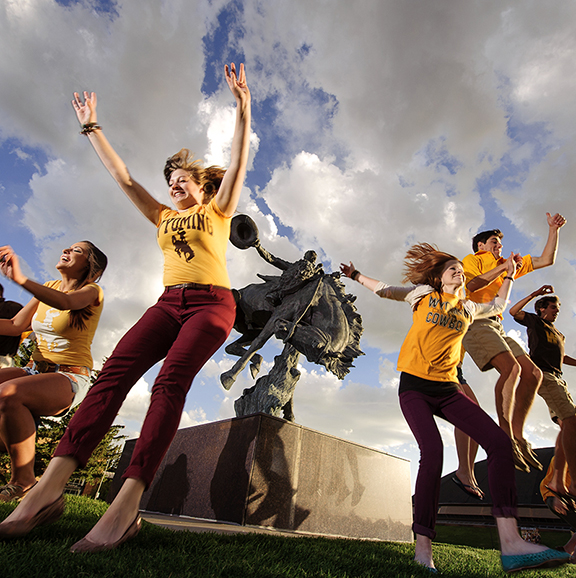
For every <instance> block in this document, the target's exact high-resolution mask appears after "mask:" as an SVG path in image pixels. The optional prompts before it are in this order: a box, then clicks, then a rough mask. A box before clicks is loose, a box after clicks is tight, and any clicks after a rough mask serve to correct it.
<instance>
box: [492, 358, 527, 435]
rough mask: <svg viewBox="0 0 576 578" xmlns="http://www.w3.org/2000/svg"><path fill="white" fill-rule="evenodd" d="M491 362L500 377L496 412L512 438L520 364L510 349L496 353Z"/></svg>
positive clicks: (497, 387)
mask: <svg viewBox="0 0 576 578" xmlns="http://www.w3.org/2000/svg"><path fill="white" fill-rule="evenodd" d="M490 363H491V364H492V365H493V366H494V367H495V368H496V370H497V371H498V373H499V374H500V377H498V380H497V381H496V388H495V394H496V414H497V415H498V423H499V424H500V427H501V428H502V429H503V430H504V431H505V432H506V433H507V434H508V436H509V437H510V438H512V426H511V424H512V413H513V409H514V405H515V403H514V397H515V392H516V384H517V383H518V379H519V377H520V369H521V368H520V364H519V363H518V362H517V361H516V358H515V357H514V356H513V355H512V353H510V351H503V352H502V353H499V354H498V355H495V356H494V357H493V358H492V359H491V360H490Z"/></svg>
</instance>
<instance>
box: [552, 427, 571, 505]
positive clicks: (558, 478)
mask: <svg viewBox="0 0 576 578" xmlns="http://www.w3.org/2000/svg"><path fill="white" fill-rule="evenodd" d="M559 423H560V433H559V434H558V437H557V438H556V447H555V449H554V473H553V474H552V477H551V478H550V482H549V484H548V487H549V488H551V489H553V490H554V491H555V492H559V493H561V494H565V493H566V492H567V491H568V487H567V486H566V472H567V470H568V467H567V463H566V457H565V456H564V445H563V444H562V430H563V422H561V421H559ZM557 502H558V503H560V504H561V502H560V500H557Z"/></svg>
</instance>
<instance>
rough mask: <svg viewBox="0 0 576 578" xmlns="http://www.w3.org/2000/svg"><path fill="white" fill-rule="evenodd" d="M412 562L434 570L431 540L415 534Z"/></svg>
mask: <svg viewBox="0 0 576 578" xmlns="http://www.w3.org/2000/svg"><path fill="white" fill-rule="evenodd" d="M414 561H415V562H418V564H422V566H426V567H427V568H435V566H434V561H433V560H432V540H431V539H430V538H428V536H424V535H423V534H416V548H415V551H414Z"/></svg>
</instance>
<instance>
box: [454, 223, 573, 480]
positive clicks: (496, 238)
mask: <svg viewBox="0 0 576 578" xmlns="http://www.w3.org/2000/svg"><path fill="white" fill-rule="evenodd" d="M546 217H547V221H548V228H549V231H548V240H547V241H546V245H545V247H544V250H543V251H542V255H541V256H540V257H532V256H531V255H525V256H524V257H522V256H520V254H516V255H515V260H516V263H517V271H516V275H515V277H516V278H518V277H521V276H522V275H526V274H527V273H530V272H532V271H534V270H535V269H541V268H542V267H549V266H550V265H553V264H554V261H555V259H556V251H557V249H558V238H559V231H560V228H561V227H563V226H564V224H565V223H566V219H565V218H564V217H563V216H562V215H560V214H558V213H556V214H555V215H550V213H546ZM502 237H503V234H502V232H501V231H499V230H498V229H493V230H490V231H482V232H481V233H478V234H477V235H476V236H475V237H474V238H473V239H472V248H473V250H474V254H471V255H467V256H466V257H465V258H464V259H463V264H464V273H465V275H466V296H467V297H468V299H471V300H472V301H475V302H476V303H485V302H488V301H492V299H494V296H495V295H496V293H497V292H498V290H499V289H500V286H501V285H502V282H503V281H504V278H505V277H506V271H505V266H504V262H505V261H506V259H504V257H502V255H501V253H502V243H501V240H502ZM462 343H463V346H464V348H465V349H466V351H467V352H468V353H469V354H470V357H472V359H473V360H474V363H476V365H477V366H478V368H479V369H480V370H481V371H488V370H489V369H492V368H493V367H494V368H496V370H497V371H498V373H499V374H500V376H499V378H498V380H497V382H496V412H497V414H498V422H499V424H500V427H501V428H502V429H503V430H504V431H505V432H506V433H507V434H508V435H509V436H510V439H511V440H512V447H513V449H514V462H515V464H516V467H517V468H518V469H519V470H523V471H526V472H528V471H530V468H529V466H528V464H530V465H532V466H533V467H536V468H538V469H542V465H541V464H540V462H538V460H537V459H536V455H535V454H534V452H533V451H532V449H531V447H530V444H529V443H528V442H527V441H526V439H525V438H524V433H523V430H524V423H525V422H526V417H527V415H528V412H529V411H530V408H531V407H532V403H533V402H534V397H535V395H536V391H537V390H538V386H539V385H540V382H541V380H542V372H541V371H540V370H539V369H538V368H537V367H536V366H535V365H534V363H533V362H532V360H531V359H530V358H529V357H528V355H527V354H526V352H525V351H524V350H523V349H522V347H520V345H518V343H516V341H514V340H513V339H512V338H511V337H508V336H507V335H506V333H505V332H504V328H503V327H502V316H497V317H493V318H489V319H478V320H477V321H474V323H472V325H471V326H470V328H469V329H468V332H467V333H466V335H465V336H464V340H463V342H462Z"/></svg>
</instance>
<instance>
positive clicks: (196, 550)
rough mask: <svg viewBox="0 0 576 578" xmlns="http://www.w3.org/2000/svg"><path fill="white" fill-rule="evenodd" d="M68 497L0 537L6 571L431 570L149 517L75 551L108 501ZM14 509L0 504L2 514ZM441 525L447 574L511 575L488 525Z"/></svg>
mask: <svg viewBox="0 0 576 578" xmlns="http://www.w3.org/2000/svg"><path fill="white" fill-rule="evenodd" d="M66 502H67V507H66V513H65V514H64V516H63V517H62V518H61V519H60V520H59V521H58V522H56V523H54V524H52V525H49V526H45V527H40V528H36V529H35V530H34V531H33V532H31V533H30V535H29V536H27V537H25V538H21V539H19V540H12V541H5V542H0V577H1V578H20V577H22V578H33V577H42V578H54V577H58V578H62V577H65V578H77V577H78V578H84V577H86V578H88V577H93V576H102V577H126V578H131V577H138V578H146V577H151V578H152V577H153V578H157V577H158V578H164V577H165V578H169V577H170V578H177V577H187V576H203V577H204V576H218V577H230V578H232V577H233V578H242V577H244V576H247V577H277V576H278V577H286V578H296V577H298V578H304V577H312V576H314V577H316V576H318V577H323V578H336V577H338V578H353V577H354V578H356V577H366V578H371V577H376V576H391V577H401V578H403V577H412V576H413V577H423V576H430V574H429V573H428V572H426V571H424V570H423V569H421V568H420V567H418V566H417V565H415V564H414V563H413V562H412V557H413V551H414V546H413V545H411V544H397V543H392V542H373V541H362V540H343V539H329V538H307V537H302V538H283V537H279V536H268V535H261V534H238V535H232V536H231V535H221V534H214V533H203V534H197V533H189V532H172V531H170V530H166V529H163V528H159V527H156V526H154V525H152V524H148V523H145V522H144V523H143V528H142V531H141V532H140V534H139V535H138V537H137V538H135V539H134V540H131V541H129V542H127V543H126V544H124V545H123V546H121V547H120V548H118V549H117V550H113V551H111V552H102V553H98V554H71V553H70V552H69V551H68V549H69V548H70V546H71V545H72V544H73V543H74V542H76V541H77V540H79V539H80V538H81V537H82V536H84V535H85V534H86V533H87V532H88V531H89V530H90V528H91V526H92V525H93V524H94V523H95V522H96V520H97V519H98V517H99V516H100V515H101V514H102V512H103V511H104V510H105V509H106V504H105V503H103V502H99V501H94V500H89V499H87V498H76V497H67V499H66ZM12 508H13V506H12V505H7V504H0V519H3V518H4V517H5V516H6V515H7V514H8V513H9V512H10V511H11V509H12ZM438 530H439V535H438V539H439V540H440V541H444V542H450V543H438V544H436V545H435V562H436V566H437V567H438V569H439V570H440V571H441V574H442V576H451V577H461V576H466V577H480V576H482V577H487V576H490V577H491V576H505V574H504V573H503V572H502V569H501V567H500V559H499V553H498V551H497V550H494V549H492V544H491V542H490V540H491V539H492V538H490V530H489V529H478V528H473V529H470V528H465V529H463V530H465V531H461V530H459V529H458V528H454V527H447V526H441V527H439V528H438ZM459 532H460V535H461V536H462V542H466V543H469V542H472V543H477V542H478V541H479V539H480V537H481V536H483V537H482V538H481V541H482V544H481V547H480V548H473V547H471V546H470V545H462V544H460V545H455V544H454V541H455V540H457V539H458V533H459ZM556 538H557V539H556V544H560V543H562V542H564V541H565V540H564V538H565V536H561V535H557V536H556ZM553 545H555V544H553ZM531 576H539V577H542V578H545V577H547V576H557V577H560V576H562V577H564V576H574V577H575V578H576V566H569V565H566V566H563V567H561V568H557V569H552V570H541V571H530V572H524V573H522V577H526V578H528V577H531Z"/></svg>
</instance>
